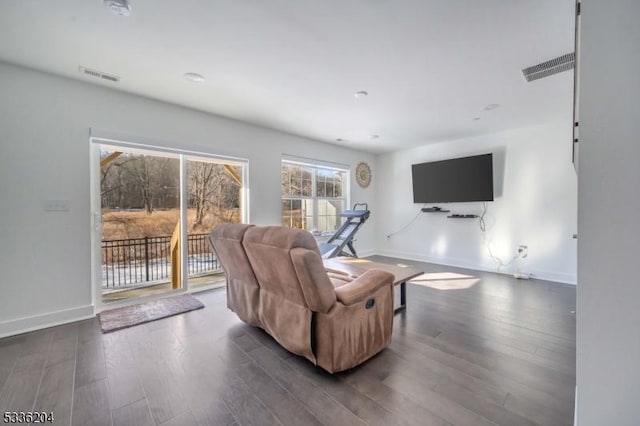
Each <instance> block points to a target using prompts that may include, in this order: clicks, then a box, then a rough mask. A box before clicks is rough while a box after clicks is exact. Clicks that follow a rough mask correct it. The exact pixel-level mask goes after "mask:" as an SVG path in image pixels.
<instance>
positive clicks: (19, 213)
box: [0, 63, 377, 336]
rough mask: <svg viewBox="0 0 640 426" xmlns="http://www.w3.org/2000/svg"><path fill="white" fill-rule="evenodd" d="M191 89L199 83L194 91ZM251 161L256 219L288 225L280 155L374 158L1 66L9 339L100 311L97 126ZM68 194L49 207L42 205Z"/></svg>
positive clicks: (4, 308)
mask: <svg viewBox="0 0 640 426" xmlns="http://www.w3.org/2000/svg"><path fill="white" fill-rule="evenodd" d="M189 89H190V90H193V89H194V88H193V87H189ZM90 128H97V129H101V130H107V131H112V132H116V133H123V134H130V135H136V136H139V137H142V138H145V139H148V140H152V141H155V142H156V144H157V145H162V146H169V147H174V148H181V149H187V150H194V151H200V152H208V153H213V154H224V155H230V156H236V157H242V158H246V159H248V160H249V176H250V177H249V189H250V205H251V211H250V215H251V222H253V223H255V224H279V223H280V209H281V204H280V160H281V155H282V154H283V153H285V154H290V155H296V156H303V157H308V158H316V159H320V160H325V161H333V162H339V163H342V164H345V163H346V164H349V165H350V166H351V167H352V169H355V166H356V165H357V163H358V162H359V161H367V162H368V163H369V164H370V165H371V167H372V169H373V173H374V175H375V174H376V172H377V168H376V158H375V157H374V156H373V155H371V154H367V153H363V152H358V151H353V150H349V149H345V148H340V147H337V146H334V145H329V144H323V143H320V142H315V141H311V140H308V139H303V138H300V137H296V136H292V135H288V134H284V133H281V132H277V131H272V130H268V129H265V128H261V127H256V126H252V125H248V124H244V123H241V122H238V121H233V120H228V119H225V118H221V117H217V116H213V115H210V114H205V113H201V112H197V111H194V110H190V109H187V108H182V107H179V106H175V105H170V104H167V103H162V102H157V101H153V100H150V99H146V98H142V97H138V96H133V95H129V94H125V93H122V92H118V91H115V90H110V89H105V88H102V87H98V86H94V85H89V84H86V83H83V82H78V81H74V80H68V79H64V78H60V77H56V76H52V75H49V74H44V73H40V72H37V71H32V70H28V69H24V68H21V67H16V66H12V65H8V64H2V63H0V200H1V202H2V208H1V209H0V241H1V243H0V271H1V276H2V281H1V284H0V289H1V290H0V292H1V293H0V336H2V335H7V334H11V333H14V332H16V331H20V330H25V329H29V328H35V327H38V326H42V325H43V324H48V323H52V322H57V321H65V320H70V319H74V318H79V317H83V316H87V315H92V314H93V308H92V306H91V305H92V300H91V282H90V279H91V271H90V250H91V247H90V232H91V230H90V200H89V193H90V188H89V129H90ZM353 175H354V174H353V173H352V181H351V189H352V192H351V202H352V203H353V202H356V201H366V202H368V203H369V205H370V206H371V208H372V210H373V214H372V218H371V220H370V222H369V223H367V224H366V225H365V226H364V227H363V229H362V230H361V231H360V233H359V234H358V241H357V243H356V247H357V248H358V249H359V251H360V252H361V253H363V254H367V253H372V251H373V249H374V246H375V239H374V230H375V221H376V216H377V212H376V203H375V196H374V190H373V188H371V187H370V188H368V189H361V188H360V187H358V185H357V184H356V183H355V178H354V176H353ZM52 199H53V200H68V201H69V206H70V211H69V212H67V213H45V212H44V210H43V207H44V201H45V200H52Z"/></svg>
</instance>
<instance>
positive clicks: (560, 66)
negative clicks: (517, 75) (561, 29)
mask: <svg viewBox="0 0 640 426" xmlns="http://www.w3.org/2000/svg"><path fill="white" fill-rule="evenodd" d="M575 63H576V55H575V53H573V52H571V53H567V54H566V55H562V56H558V57H557V58H555V59H551V60H550V61H546V62H542V63H540V64H538V65H533V66H531V67H529V68H525V69H523V70H522V74H524V78H526V79H527V81H533V80H538V79H540V78H544V77H549V76H550V75H553V74H558V73H561V72H562V71H569V70H572V69H573V67H574V66H575Z"/></svg>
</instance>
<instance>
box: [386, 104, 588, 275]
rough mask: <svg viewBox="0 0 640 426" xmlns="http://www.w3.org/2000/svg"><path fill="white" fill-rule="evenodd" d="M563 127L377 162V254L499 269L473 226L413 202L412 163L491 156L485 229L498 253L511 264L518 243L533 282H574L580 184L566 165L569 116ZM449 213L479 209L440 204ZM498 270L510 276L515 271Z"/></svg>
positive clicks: (441, 146) (475, 224) (445, 146)
mask: <svg viewBox="0 0 640 426" xmlns="http://www.w3.org/2000/svg"><path fill="white" fill-rule="evenodd" d="M567 112H568V114H567V120H566V122H565V123H552V124H547V125H542V126H537V127H530V128H522V129H516V130H510V131H506V132H501V133H495V134H490V135H484V136H481V137H474V138H467V139H461V140H457V141H452V142H445V143H438V144H432V145H425V146H422V147H420V148H416V149H411V150H406V151H401V152H395V153H390V154H385V155H381V156H380V157H379V158H378V170H379V171H378V176H377V185H378V186H377V188H378V197H377V198H378V200H379V202H378V212H377V213H378V222H377V225H378V230H379V232H378V234H377V237H378V240H377V248H378V252H379V253H380V254H385V255H389V256H395V257H402V258H409V259H416V260H423V261H427V262H433V263H441V264H447V265H454V266H461V267H466V268H471V269H479V270H490V271H495V270H496V264H495V263H494V262H493V261H492V260H491V259H490V258H489V256H488V255H487V251H486V249H485V247H484V244H483V240H482V235H481V232H480V229H479V224H478V220H473V219H447V218H446V216H447V215H446V214H444V213H423V214H422V215H421V216H420V217H418V219H417V220H416V221H415V222H414V223H413V225H411V226H410V227H409V228H407V229H406V230H405V231H403V232H401V233H399V234H397V235H395V236H393V237H391V238H386V235H387V234H390V233H391V232H393V231H396V230H398V229H400V228H402V227H403V226H404V225H406V224H407V223H408V222H409V221H410V220H411V219H412V218H413V217H414V216H415V215H416V214H417V212H418V211H419V210H420V207H422V205H418V204H413V192H412V191H413V190H412V180H411V164H416V163H421V162H428V161H437V160H443V159H449V158H455V157H464V156H468V155H475V154H485V153H489V152H492V153H493V156H494V159H493V161H494V191H495V194H494V198H495V201H494V202H489V203H488V214H487V216H486V219H487V228H488V235H489V236H490V240H491V241H492V248H493V252H494V254H495V255H497V256H499V257H501V258H502V259H505V260H506V259H508V258H509V257H510V256H511V255H512V254H513V253H514V252H515V250H516V249H517V247H518V245H520V244H525V245H527V246H528V247H529V257H528V258H527V259H526V260H525V263H524V265H525V266H526V270H527V271H528V272H532V273H534V274H535V276H536V277H538V278H543V279H548V280H553V281H560V282H568V283H575V281H576V242H575V240H574V239H573V234H574V233H575V232H576V228H577V227H576V210H577V200H576V197H577V195H576V194H577V189H576V185H577V178H576V175H575V171H574V169H573V166H572V163H571V130H572V129H571V121H570V120H571V118H570V117H571V116H570V109H568V111H567ZM438 205H439V206H440V207H443V208H446V209H450V210H451V211H452V213H459V214H481V213H482V203H451V204H438ZM502 271H503V272H512V271H513V266H510V267H506V268H504V269H503V270H502Z"/></svg>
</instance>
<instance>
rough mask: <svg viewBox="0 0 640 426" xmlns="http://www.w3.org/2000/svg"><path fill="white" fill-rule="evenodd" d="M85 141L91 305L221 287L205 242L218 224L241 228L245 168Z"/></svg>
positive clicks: (203, 158)
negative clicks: (89, 162) (90, 180)
mask: <svg viewBox="0 0 640 426" xmlns="http://www.w3.org/2000/svg"><path fill="white" fill-rule="evenodd" d="M93 142H94V144H93V149H94V154H93V157H94V162H99V165H97V164H94V168H95V167H97V168H99V183H97V182H94V185H93V186H92V187H93V191H94V192H98V194H93V197H92V198H93V200H94V201H93V203H94V250H98V251H99V254H95V255H94V268H96V269H97V270H96V271H94V277H96V278H95V279H94V280H97V281H98V283H97V284H96V285H94V289H96V290H98V294H97V296H98V299H99V301H100V302H99V303H111V302H118V301H127V300H132V299H138V298H141V297H154V296H161V295H163V294H165V293H168V292H180V291H185V290H191V291H193V290H197V289H204V288H210V287H212V286H215V285H216V284H223V283H224V273H223V271H222V268H221V265H220V264H219V262H218V260H217V259H216V257H215V254H214V253H213V252H212V251H211V249H210V247H209V245H208V243H207V241H206V236H207V234H209V232H211V229H212V228H213V227H214V226H215V225H216V224H218V223H222V222H235V223H237V222H243V221H245V219H246V212H245V209H244V206H245V205H246V203H245V202H244V194H245V190H244V186H243V182H244V181H245V176H246V163H245V162H242V161H234V160H228V159H221V158H217V157H212V156H207V155H195V154H193V153H180V152H176V151H170V150H162V149H154V148H152V147H144V148H141V147H140V146H139V145H138V146H135V147H134V146H131V145H127V144H126V143H123V144H117V145H114V144H109V143H101V142H102V141H100V140H93ZM93 176H94V180H96V179H97V173H95V172H94V173H93ZM98 188H99V189H98ZM98 245H99V248H98ZM98 277H99V278H98Z"/></svg>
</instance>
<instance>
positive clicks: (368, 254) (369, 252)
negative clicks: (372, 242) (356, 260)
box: [358, 250, 376, 257]
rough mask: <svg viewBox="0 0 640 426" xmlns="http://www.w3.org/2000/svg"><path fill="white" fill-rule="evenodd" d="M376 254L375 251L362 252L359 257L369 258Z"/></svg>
mask: <svg viewBox="0 0 640 426" xmlns="http://www.w3.org/2000/svg"><path fill="white" fill-rule="evenodd" d="M375 254H376V251H375V250H362V251H361V252H358V257H369V256H374V255H375Z"/></svg>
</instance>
